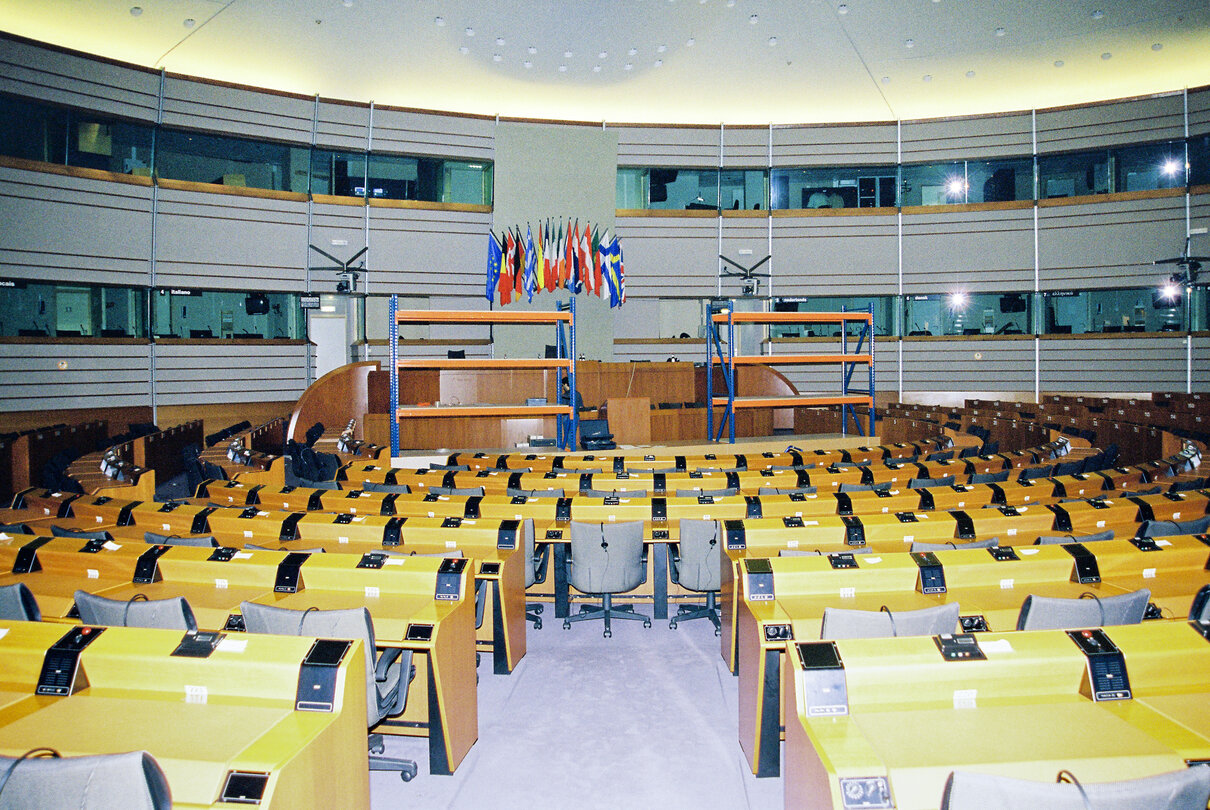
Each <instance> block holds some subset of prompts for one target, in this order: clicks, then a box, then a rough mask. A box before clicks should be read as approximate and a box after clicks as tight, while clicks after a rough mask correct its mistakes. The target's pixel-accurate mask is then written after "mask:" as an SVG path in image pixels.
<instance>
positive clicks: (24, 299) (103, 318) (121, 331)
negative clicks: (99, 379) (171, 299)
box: [0, 280, 147, 337]
mask: <svg viewBox="0 0 1210 810" xmlns="http://www.w3.org/2000/svg"><path fill="white" fill-rule="evenodd" d="M146 312H147V303H146V293H145V291H144V290H142V289H138V288H134V287H102V286H97V285H83V284H56V283H43V282H34V281H21V280H0V337H146V336H147V329H146Z"/></svg>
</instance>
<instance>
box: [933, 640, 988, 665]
mask: <svg viewBox="0 0 1210 810" xmlns="http://www.w3.org/2000/svg"><path fill="white" fill-rule="evenodd" d="M933 642H934V643H935V644H936V645H937V650H938V651H939V652H940V653H941V657H942V658H943V659H945V660H946V661H986V660H987V656H986V655H985V654H984V652H983V650H981V649H979V639H978V638H976V637H975V636H974V635H973V634H971V633H957V634H952V635H951V634H949V633H945V634H942V635H939V636H933Z"/></svg>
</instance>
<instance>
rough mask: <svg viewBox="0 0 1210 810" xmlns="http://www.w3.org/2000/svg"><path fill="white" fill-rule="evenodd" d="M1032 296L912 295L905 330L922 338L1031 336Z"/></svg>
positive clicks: (905, 304)
mask: <svg viewBox="0 0 1210 810" xmlns="http://www.w3.org/2000/svg"><path fill="white" fill-rule="evenodd" d="M1031 299H1032V295H1031V294H1030V293H978V294H973V293H932V294H929V295H909V296H907V300H906V301H905V302H904V329H905V331H906V332H907V334H908V336H918V335H1022V334H1030V333H1031V329H1030V323H1031V320H1030V315H1031V308H1032V307H1031V304H1032V300H1031Z"/></svg>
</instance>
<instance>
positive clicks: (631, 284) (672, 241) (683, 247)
mask: <svg viewBox="0 0 1210 810" xmlns="http://www.w3.org/2000/svg"><path fill="white" fill-rule="evenodd" d="M615 227H616V228H617V233H618V236H620V237H621V239H622V249H623V251H624V256H625V260H626V294H627V295H638V296H659V295H697V296H707V297H708V296H712V295H714V294H715V293H716V292H717V291H718V265H719V258H718V253H719V250H718V247H719V245H718V227H719V220H718V218H717V217H618V218H617V220H615Z"/></svg>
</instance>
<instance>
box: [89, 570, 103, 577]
mask: <svg viewBox="0 0 1210 810" xmlns="http://www.w3.org/2000/svg"><path fill="white" fill-rule="evenodd" d="M88 578H89V579H100V578H101V572H100V571H98V570H97V569H95V568H89V569H88Z"/></svg>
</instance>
